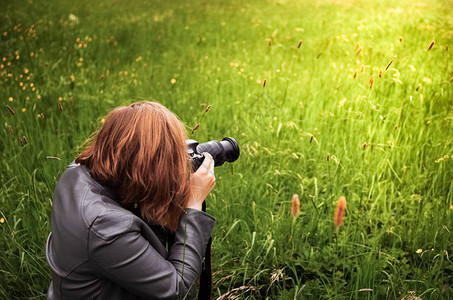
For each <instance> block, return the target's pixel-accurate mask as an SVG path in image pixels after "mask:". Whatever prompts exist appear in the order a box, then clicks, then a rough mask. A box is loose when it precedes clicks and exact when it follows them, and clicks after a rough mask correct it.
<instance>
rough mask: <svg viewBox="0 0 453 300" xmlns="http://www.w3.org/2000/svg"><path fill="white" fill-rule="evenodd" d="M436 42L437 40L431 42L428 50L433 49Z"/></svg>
mask: <svg viewBox="0 0 453 300" xmlns="http://www.w3.org/2000/svg"><path fill="white" fill-rule="evenodd" d="M435 43H436V42H435V41H434V40H432V41H431V43H429V46H428V50H427V51H429V50H431V49H432V48H433V47H434V44H435Z"/></svg>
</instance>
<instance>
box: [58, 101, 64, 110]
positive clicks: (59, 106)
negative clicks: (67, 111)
mask: <svg viewBox="0 0 453 300" xmlns="http://www.w3.org/2000/svg"><path fill="white" fill-rule="evenodd" d="M58 109H59V110H60V111H63V105H61V103H60V102H58Z"/></svg>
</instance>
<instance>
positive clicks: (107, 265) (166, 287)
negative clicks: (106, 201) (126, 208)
mask: <svg viewBox="0 0 453 300" xmlns="http://www.w3.org/2000/svg"><path fill="white" fill-rule="evenodd" d="M100 218H101V219H102V218H103V217H100ZM106 218H107V217H106ZM108 218H109V219H110V218H112V216H108ZM101 219H97V220H96V221H95V224H93V226H92V228H91V230H90V235H91V237H90V245H89V249H90V252H91V254H90V258H91V259H92V260H93V261H94V262H95V263H96V264H97V265H98V271H99V275H101V276H103V277H105V278H108V279H110V280H112V281H114V282H115V283H117V284H118V285H120V286H122V287H123V288H125V289H126V290H128V291H130V292H131V293H134V294H136V295H137V296H140V297H144V298H148V299H182V298H183V297H184V296H185V295H186V294H187V293H188V292H189V291H190V289H191V287H192V286H193V285H194V284H196V280H197V277H198V276H199V274H200V272H201V266H202V259H203V257H204V254H205V250H206V245H207V243H208V240H209V237H210V235H211V233H212V230H213V228H214V225H215V219H214V218H212V217H211V216H209V215H208V214H206V213H204V212H201V211H198V210H194V209H187V212H186V213H185V214H183V215H182V216H181V219H180V222H179V227H178V229H177V231H176V234H175V243H174V244H173V246H172V247H171V249H170V251H169V255H168V257H167V258H164V257H162V256H161V255H160V254H159V253H158V252H157V250H156V249H154V247H153V246H152V245H151V244H150V243H149V242H148V240H146V239H145V238H144V237H143V236H142V235H141V233H140V230H139V226H137V228H135V227H134V224H133V223H131V224H130V226H129V229H128V230H125V231H124V232H122V231H115V230H112V226H108V223H109V222H107V223H106V222H105V220H101ZM118 222H119V223H121V222H123V224H124V223H125V222H126V223H127V222H128V221H127V220H118V219H117V220H116V221H115V224H118ZM96 223H97V224H102V225H99V226H96ZM106 224H107V225H106Z"/></svg>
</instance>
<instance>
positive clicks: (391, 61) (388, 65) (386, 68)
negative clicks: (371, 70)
mask: <svg viewBox="0 0 453 300" xmlns="http://www.w3.org/2000/svg"><path fill="white" fill-rule="evenodd" d="M395 59H396V55H395V56H394V57H393V58H392V60H390V61H389V63H388V64H387V67H385V71H387V70H388V68H389V67H390V65H391V64H392V63H393V61H394V60H395Z"/></svg>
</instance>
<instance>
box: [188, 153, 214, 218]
mask: <svg viewBox="0 0 453 300" xmlns="http://www.w3.org/2000/svg"><path fill="white" fill-rule="evenodd" d="M203 155H204V157H205V159H204V161H203V164H202V165H201V166H200V167H199V168H198V170H197V171H196V172H194V173H193V174H191V176H190V188H191V197H190V200H189V203H188V204H187V208H194V209H198V210H201V205H202V204H203V201H204V199H206V197H207V196H208V195H209V193H210V192H211V190H212V189H213V188H214V186H215V175H214V159H213V158H212V156H211V154H209V153H208V152H203Z"/></svg>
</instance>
